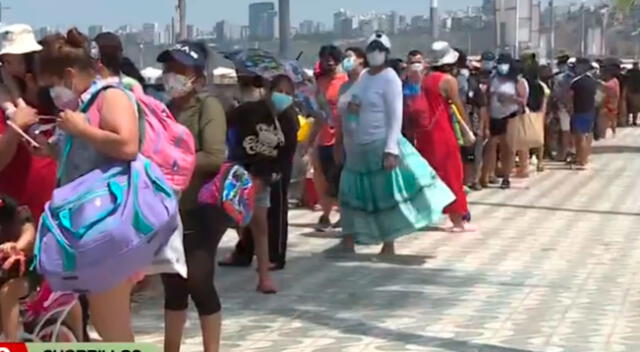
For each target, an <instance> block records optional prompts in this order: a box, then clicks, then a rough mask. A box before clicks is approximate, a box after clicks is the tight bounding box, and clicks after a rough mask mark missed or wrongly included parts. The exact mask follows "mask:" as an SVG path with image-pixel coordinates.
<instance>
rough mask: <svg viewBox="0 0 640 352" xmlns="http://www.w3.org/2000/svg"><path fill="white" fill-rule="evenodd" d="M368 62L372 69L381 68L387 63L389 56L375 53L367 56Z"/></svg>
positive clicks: (380, 52)
mask: <svg viewBox="0 0 640 352" xmlns="http://www.w3.org/2000/svg"><path fill="white" fill-rule="evenodd" d="M367 61H369V65H370V66H371V67H380V66H382V65H384V63H385V62H386V61H387V54H385V53H384V52H382V51H373V52H370V53H368V54H367Z"/></svg>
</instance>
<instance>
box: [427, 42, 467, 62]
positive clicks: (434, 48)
mask: <svg viewBox="0 0 640 352" xmlns="http://www.w3.org/2000/svg"><path fill="white" fill-rule="evenodd" d="M459 57H460V54H459V53H458V52H457V51H455V50H453V48H452V47H451V45H449V43H447V42H443V41H437V42H434V43H433V44H432V45H431V66H443V65H453V64H455V63H456V62H458V58H459Z"/></svg>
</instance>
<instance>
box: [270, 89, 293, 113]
mask: <svg viewBox="0 0 640 352" xmlns="http://www.w3.org/2000/svg"><path fill="white" fill-rule="evenodd" d="M271 103H272V104H273V107H274V109H276V112H277V113H278V114H279V113H281V112H283V111H285V110H287V109H288V108H289V107H290V106H291V104H293V97H291V96H289V95H287V94H284V93H279V92H273V93H272V94H271Z"/></svg>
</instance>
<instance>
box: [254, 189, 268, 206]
mask: <svg viewBox="0 0 640 352" xmlns="http://www.w3.org/2000/svg"><path fill="white" fill-rule="evenodd" d="M255 205H256V206H257V207H263V208H269V207H270V206H271V187H269V186H267V187H265V188H264V189H263V190H262V192H260V193H256V199H255Z"/></svg>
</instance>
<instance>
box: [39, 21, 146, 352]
mask: <svg viewBox="0 0 640 352" xmlns="http://www.w3.org/2000/svg"><path fill="white" fill-rule="evenodd" d="M43 47H44V49H43V51H42V53H41V54H40V56H39V63H42V64H41V65H38V80H39V82H40V84H41V85H42V86H47V87H51V88H50V94H51V97H52V98H53V101H54V102H55V104H56V106H57V108H58V109H59V110H60V111H62V112H61V113H60V115H59V117H58V119H57V134H56V141H57V144H56V145H51V144H48V141H49V140H48V139H47V138H46V137H44V136H38V138H37V139H36V140H37V141H38V143H39V144H40V146H41V147H40V148H38V149H37V150H38V152H39V153H49V154H53V155H59V154H60V153H59V150H60V148H61V147H62V146H64V145H65V144H66V141H67V139H68V138H71V137H73V138H74V143H73V144H72V147H71V148H70V149H69V151H68V157H67V162H66V164H65V168H64V172H63V173H62V174H61V175H59V185H60V186H64V185H66V184H68V183H70V182H72V181H74V180H76V179H77V178H79V177H81V176H83V175H85V174H87V173H89V172H91V171H93V170H95V169H98V168H101V167H103V166H105V165H110V164H113V163H115V162H118V161H131V160H133V159H135V158H136V156H137V154H138V148H139V145H138V138H139V133H138V121H137V115H136V111H135V107H134V105H133V104H132V102H131V100H130V99H129V98H128V96H127V95H126V93H124V92H123V91H121V90H119V89H106V90H102V89H101V88H102V87H104V86H103V85H102V84H101V83H100V81H99V80H97V79H96V75H97V70H96V65H95V60H94V59H93V58H92V57H91V55H90V53H89V50H88V49H87V48H88V43H87V41H86V37H85V36H84V35H83V34H82V33H80V32H79V31H78V30H77V29H75V28H74V29H71V30H69V32H68V33H67V35H66V36H63V35H60V34H56V35H52V36H49V37H47V38H45V39H43ZM96 93H98V94H99V95H98V97H97V99H96V100H95V103H94V104H93V105H92V107H91V109H90V110H89V114H91V115H92V116H94V115H95V116H96V117H97V118H96V119H95V120H92V121H91V122H89V121H88V117H87V115H85V114H83V113H80V112H76V111H75V110H76V109H78V107H79V106H80V104H81V103H82V102H85V101H87V100H88V99H90V98H91V97H92V96H93V95H94V94H96ZM140 269H141V270H142V269H143V268H140ZM136 281H137V279H136V278H131V279H130V280H124V281H123V282H122V283H120V284H118V285H116V286H115V287H113V288H111V289H110V290H108V291H105V292H98V293H90V294H88V299H89V306H90V312H91V317H92V318H91V321H92V323H93V326H94V327H95V329H96V330H97V332H98V333H99V334H100V336H101V337H102V339H103V340H104V341H113V342H126V341H133V340H134V337H133V331H132V329H131V313H130V294H131V288H132V286H133V284H134V283H135V282H136Z"/></svg>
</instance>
